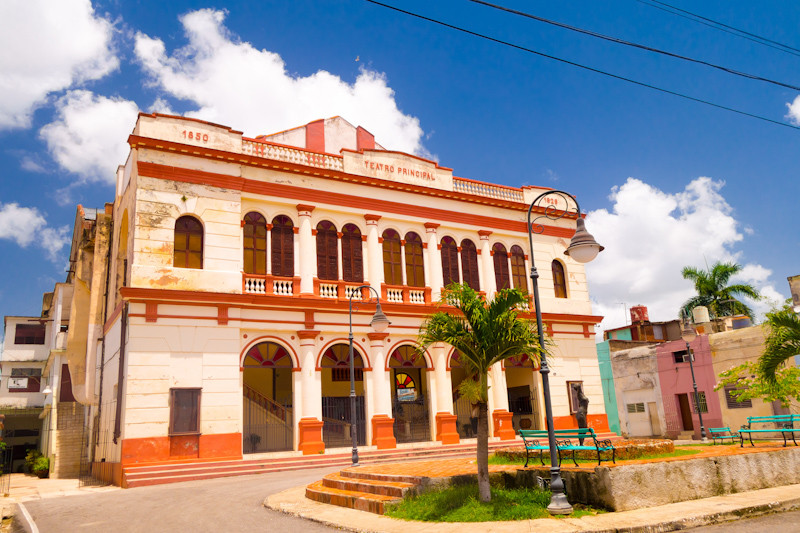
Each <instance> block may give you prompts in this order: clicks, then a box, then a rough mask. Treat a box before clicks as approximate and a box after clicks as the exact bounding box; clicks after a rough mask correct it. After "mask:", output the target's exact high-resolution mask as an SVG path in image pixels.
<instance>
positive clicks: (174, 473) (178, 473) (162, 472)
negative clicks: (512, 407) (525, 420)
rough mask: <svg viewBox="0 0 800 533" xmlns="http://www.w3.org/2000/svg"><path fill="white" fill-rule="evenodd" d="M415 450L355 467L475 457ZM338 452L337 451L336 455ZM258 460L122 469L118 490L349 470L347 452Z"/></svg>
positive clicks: (464, 447)
mask: <svg viewBox="0 0 800 533" xmlns="http://www.w3.org/2000/svg"><path fill="white" fill-rule="evenodd" d="M425 444H426V445H425V446H420V447H416V448H412V447H403V448H395V449H391V450H374V449H373V450H359V463H361V464H374V463H389V462H396V461H407V460H413V459H436V458H451V457H467V456H474V455H475V446H476V445H475V441H472V442H466V443H460V444H452V445H447V446H442V445H440V444H435V443H434V444H431V443H425ZM521 444H522V441H521V440H519V439H518V440H515V441H493V442H489V450H490V451H491V450H494V449H497V448H504V447H507V446H514V445H521ZM337 452H338V451H337ZM281 455H282V456H281V457H260V458H258V459H248V458H246V457H245V458H244V459H230V460H219V461H181V462H175V463H168V464H150V465H147V464H143V465H135V466H126V467H123V470H122V487H123V488H134V487H145V486H148V485H161V484H165V483H178V482H181V481H194V480H199V479H214V478H219V477H229V476H246V475H249V474H264V473H267V472H280V471H285V470H301V469H309V468H321V467H329V466H330V467H335V466H349V465H350V464H351V461H352V456H351V453H350V451H349V450H347V451H342V452H339V453H336V452H334V453H327V454H324V455H299V454H298V455H293V456H289V457H287V456H286V454H285V453H284V454H281Z"/></svg>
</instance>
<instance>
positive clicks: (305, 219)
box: [295, 204, 317, 296]
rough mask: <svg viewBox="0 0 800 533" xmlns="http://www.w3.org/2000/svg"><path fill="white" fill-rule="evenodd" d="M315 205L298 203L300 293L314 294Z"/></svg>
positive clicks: (297, 255)
mask: <svg viewBox="0 0 800 533" xmlns="http://www.w3.org/2000/svg"><path fill="white" fill-rule="evenodd" d="M313 210H314V206H313V205H305V204H298V205H297V214H298V215H299V216H300V223H299V227H300V231H299V234H298V239H297V240H298V243H299V245H298V247H297V252H298V253H296V254H295V257H297V258H298V259H297V261H298V263H299V264H298V266H299V272H300V294H301V295H303V296H310V295H313V294H314V271H315V270H316V265H317V261H316V259H317V253H316V248H317V246H316V243H315V242H314V236H313V234H312V233H313V232H312V231H311V229H312V228H311V212H312V211H313Z"/></svg>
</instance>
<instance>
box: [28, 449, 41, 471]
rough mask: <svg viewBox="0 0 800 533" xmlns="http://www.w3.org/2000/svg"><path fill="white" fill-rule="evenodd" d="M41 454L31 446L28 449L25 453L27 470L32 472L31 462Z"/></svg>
mask: <svg viewBox="0 0 800 533" xmlns="http://www.w3.org/2000/svg"><path fill="white" fill-rule="evenodd" d="M41 456H42V452H40V451H39V450H37V449H36V448H33V449H31V450H28V453H27V454H26V455H25V466H26V468H27V470H28V472H33V464H34V463H35V462H36V459H38V458H40V457H41Z"/></svg>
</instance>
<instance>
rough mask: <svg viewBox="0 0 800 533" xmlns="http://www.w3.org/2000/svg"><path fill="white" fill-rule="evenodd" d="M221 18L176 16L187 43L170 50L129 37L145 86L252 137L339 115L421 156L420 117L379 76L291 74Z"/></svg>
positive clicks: (211, 13) (206, 12)
mask: <svg viewBox="0 0 800 533" xmlns="http://www.w3.org/2000/svg"><path fill="white" fill-rule="evenodd" d="M224 18H225V14H224V13H223V12H222V11H215V10H211V9H202V10H199V11H193V12H190V13H188V14H186V15H184V16H183V17H181V19H180V20H181V23H182V24H183V27H184V30H185V33H186V37H187V39H188V44H187V45H186V46H185V47H184V48H181V49H179V50H176V51H175V52H174V53H173V54H172V55H171V56H169V55H167V52H166V49H165V46H164V43H163V42H162V41H161V40H160V39H155V38H151V37H149V36H147V35H144V34H142V33H139V34H137V36H136V47H135V49H136V56H137V57H138V59H139V61H140V62H141V64H142V66H143V68H144V70H145V71H146V72H147V73H148V74H149V75H150V76H151V81H152V84H153V85H154V86H156V87H159V88H161V89H163V90H164V91H165V92H166V93H168V94H169V95H171V96H172V97H175V98H181V99H184V100H188V101H190V102H193V103H194V104H195V105H197V106H198V108H197V109H196V110H195V111H192V112H190V113H187V115H188V116H193V117H197V118H202V119H204V120H208V121H211V122H216V123H222V124H226V125H229V126H231V127H234V128H236V129H242V130H243V131H244V132H245V134H247V135H251V136H254V135H259V134H264V133H273V132H277V131H281V130H284V129H287V128H291V127H295V126H300V125H302V124H306V123H307V122H310V121H312V120H315V119H319V118H327V117H330V116H334V115H340V116H342V117H344V118H345V119H347V120H348V121H350V122H351V123H353V124H355V125H360V126H363V127H364V128H366V129H367V130H369V131H370V132H371V133H372V134H374V135H375V138H376V140H377V141H378V142H379V143H380V144H382V145H383V146H385V147H387V148H391V149H393V150H401V151H405V152H412V153H417V154H421V155H424V154H425V150H424V148H423V146H422V142H421V139H422V136H423V131H422V128H421V127H420V125H419V119H417V118H416V117H412V116H410V115H406V114H403V113H402V112H401V111H400V110H399V109H398V108H397V102H396V101H395V98H394V91H393V90H392V89H391V88H390V87H389V86H388V83H387V80H386V77H385V76H384V75H383V74H381V73H378V72H375V71H372V70H369V69H367V68H364V67H362V68H361V71H360V73H359V75H358V77H357V78H356V80H355V82H354V83H353V84H349V83H347V82H345V81H343V80H342V79H341V78H339V77H338V76H335V75H333V74H331V73H329V72H326V71H324V70H320V71H318V72H316V73H314V74H312V75H310V76H307V77H299V76H293V75H291V74H289V73H288V72H287V71H286V66H285V64H284V62H283V59H281V57H280V56H279V55H278V54H276V53H273V52H269V51H266V50H257V49H256V48H253V46H252V45H251V44H250V43H247V42H241V41H239V40H238V39H237V38H235V37H234V36H232V35H230V33H229V32H228V30H227V28H226V27H225V26H224V25H223V21H224Z"/></svg>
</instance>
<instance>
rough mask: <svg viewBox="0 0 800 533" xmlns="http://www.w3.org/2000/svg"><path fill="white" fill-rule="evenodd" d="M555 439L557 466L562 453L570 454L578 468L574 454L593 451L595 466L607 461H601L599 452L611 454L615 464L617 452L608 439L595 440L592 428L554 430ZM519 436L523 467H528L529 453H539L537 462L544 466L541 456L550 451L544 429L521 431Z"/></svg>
mask: <svg viewBox="0 0 800 533" xmlns="http://www.w3.org/2000/svg"><path fill="white" fill-rule="evenodd" d="M554 433H555V437H556V448H557V449H558V464H559V465H560V464H561V461H562V459H563V454H562V452H572V462H573V463H575V466H578V462H577V461H576V460H575V452H578V451H593V452H595V453H596V454H597V464H598V465H599V464H600V463H601V462H602V461H604V460H605V461H608V459H602V456H601V452H609V451H610V452H611V461H612V462H613V463H615V464H616V462H617V450H616V449H615V448H614V445H613V444H612V443H611V441H610V440H608V439H603V440H597V435H596V434H595V432H594V429H592V428H580V429H556V430H555V431H554ZM519 435H520V437H522V442H523V443H524V444H525V466H526V467H527V466H528V460H529V459H530V452H536V451H538V452H539V461H541V463H542V466H544V458H543V457H542V454H543V452H544V451H549V450H550V445H549V441H548V436H547V430H545V429H521V430H519Z"/></svg>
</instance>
